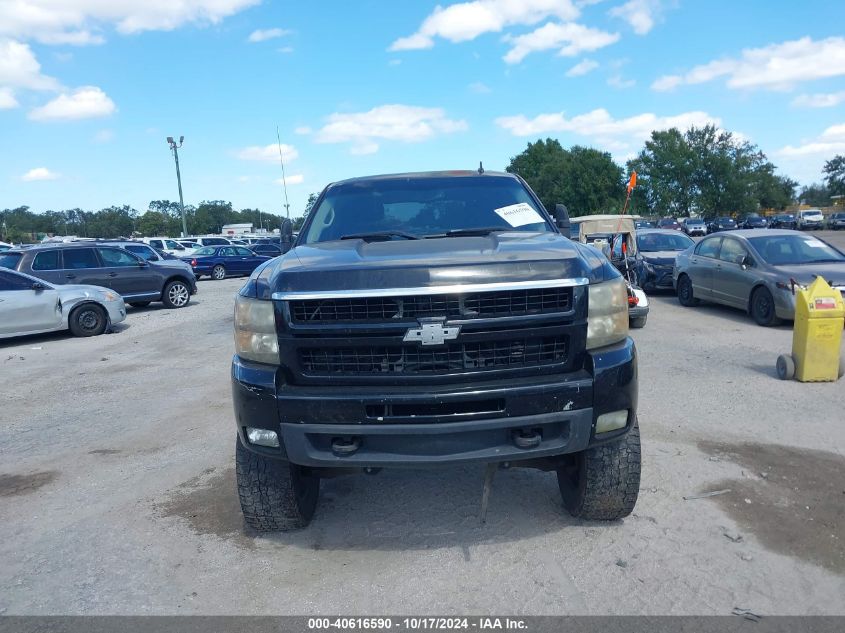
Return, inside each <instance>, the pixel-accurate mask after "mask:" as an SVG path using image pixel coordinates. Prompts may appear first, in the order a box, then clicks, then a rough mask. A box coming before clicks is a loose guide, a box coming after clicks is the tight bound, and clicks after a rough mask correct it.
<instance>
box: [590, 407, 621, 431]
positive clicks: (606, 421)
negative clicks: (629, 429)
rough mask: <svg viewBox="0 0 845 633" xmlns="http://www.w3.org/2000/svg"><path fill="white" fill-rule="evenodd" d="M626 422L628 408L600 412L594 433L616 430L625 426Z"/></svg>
mask: <svg viewBox="0 0 845 633" xmlns="http://www.w3.org/2000/svg"><path fill="white" fill-rule="evenodd" d="M626 424H628V409H622V410H621V411H612V412H611V413H602V414H601V415H600V416H599V417H598V419H597V420H596V435H599V434H600V433H609V432H610V431H618V430H619V429H623V428H625V425H626Z"/></svg>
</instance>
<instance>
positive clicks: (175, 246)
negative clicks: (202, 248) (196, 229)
mask: <svg viewBox="0 0 845 633" xmlns="http://www.w3.org/2000/svg"><path fill="white" fill-rule="evenodd" d="M141 241H142V242H143V243H144V244H149V245H150V246H152V247H153V248H157V249H158V250H160V251H163V252H165V253H167V254H168V255H176V256H177V257H185V256H186V255H191V254H192V253H193V251H192V250H191V249H189V248H187V247H185V246H183V245H182V244H180V243H179V242H177V241H176V240H173V239H170V238H169V237H142V238H141Z"/></svg>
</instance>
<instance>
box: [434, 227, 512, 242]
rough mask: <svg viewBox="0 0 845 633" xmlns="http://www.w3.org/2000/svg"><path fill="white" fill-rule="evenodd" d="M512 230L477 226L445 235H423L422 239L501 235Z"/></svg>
mask: <svg viewBox="0 0 845 633" xmlns="http://www.w3.org/2000/svg"><path fill="white" fill-rule="evenodd" d="M510 230H512V229H510V228H507V227H503V226H478V227H473V228H465V229H451V230H450V231H446V232H445V233H432V234H431V235H423V238H424V239H427V240H430V239H436V238H439V237H466V236H474V235H481V236H484V235H490V234H491V233H501V232H503V231H510Z"/></svg>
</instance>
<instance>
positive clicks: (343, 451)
mask: <svg viewBox="0 0 845 633" xmlns="http://www.w3.org/2000/svg"><path fill="white" fill-rule="evenodd" d="M359 448H361V439H360V438H358V437H335V438H333V439H332V453H334V454H335V455H336V456H337V457H346V456H348V455H352V454H353V453H355V452H356V451H357V450H358V449H359Z"/></svg>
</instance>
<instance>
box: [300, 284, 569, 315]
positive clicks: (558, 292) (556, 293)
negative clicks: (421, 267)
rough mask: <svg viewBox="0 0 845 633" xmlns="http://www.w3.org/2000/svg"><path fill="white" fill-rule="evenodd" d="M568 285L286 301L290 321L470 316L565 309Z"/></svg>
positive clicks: (559, 310) (566, 308)
mask: <svg viewBox="0 0 845 633" xmlns="http://www.w3.org/2000/svg"><path fill="white" fill-rule="evenodd" d="M571 308H572V288H570V287H561V288H532V289H527V290H507V291H501V292H475V293H467V294H463V295H409V296H405V297H371V298H369V297H368V298H361V297H358V298H349V299H345V298H343V299H308V300H297V301H291V302H290V312H291V319H292V320H293V322H294V323H302V324H320V323H355V322H359V323H363V322H367V323H384V322H390V321H395V320H398V319H402V320H412V319H419V318H425V317H440V316H442V317H446V318H452V319H472V318H489V317H507V316H525V315H531V314H543V313H551V312H567V311H569V310H570V309H571Z"/></svg>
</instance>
